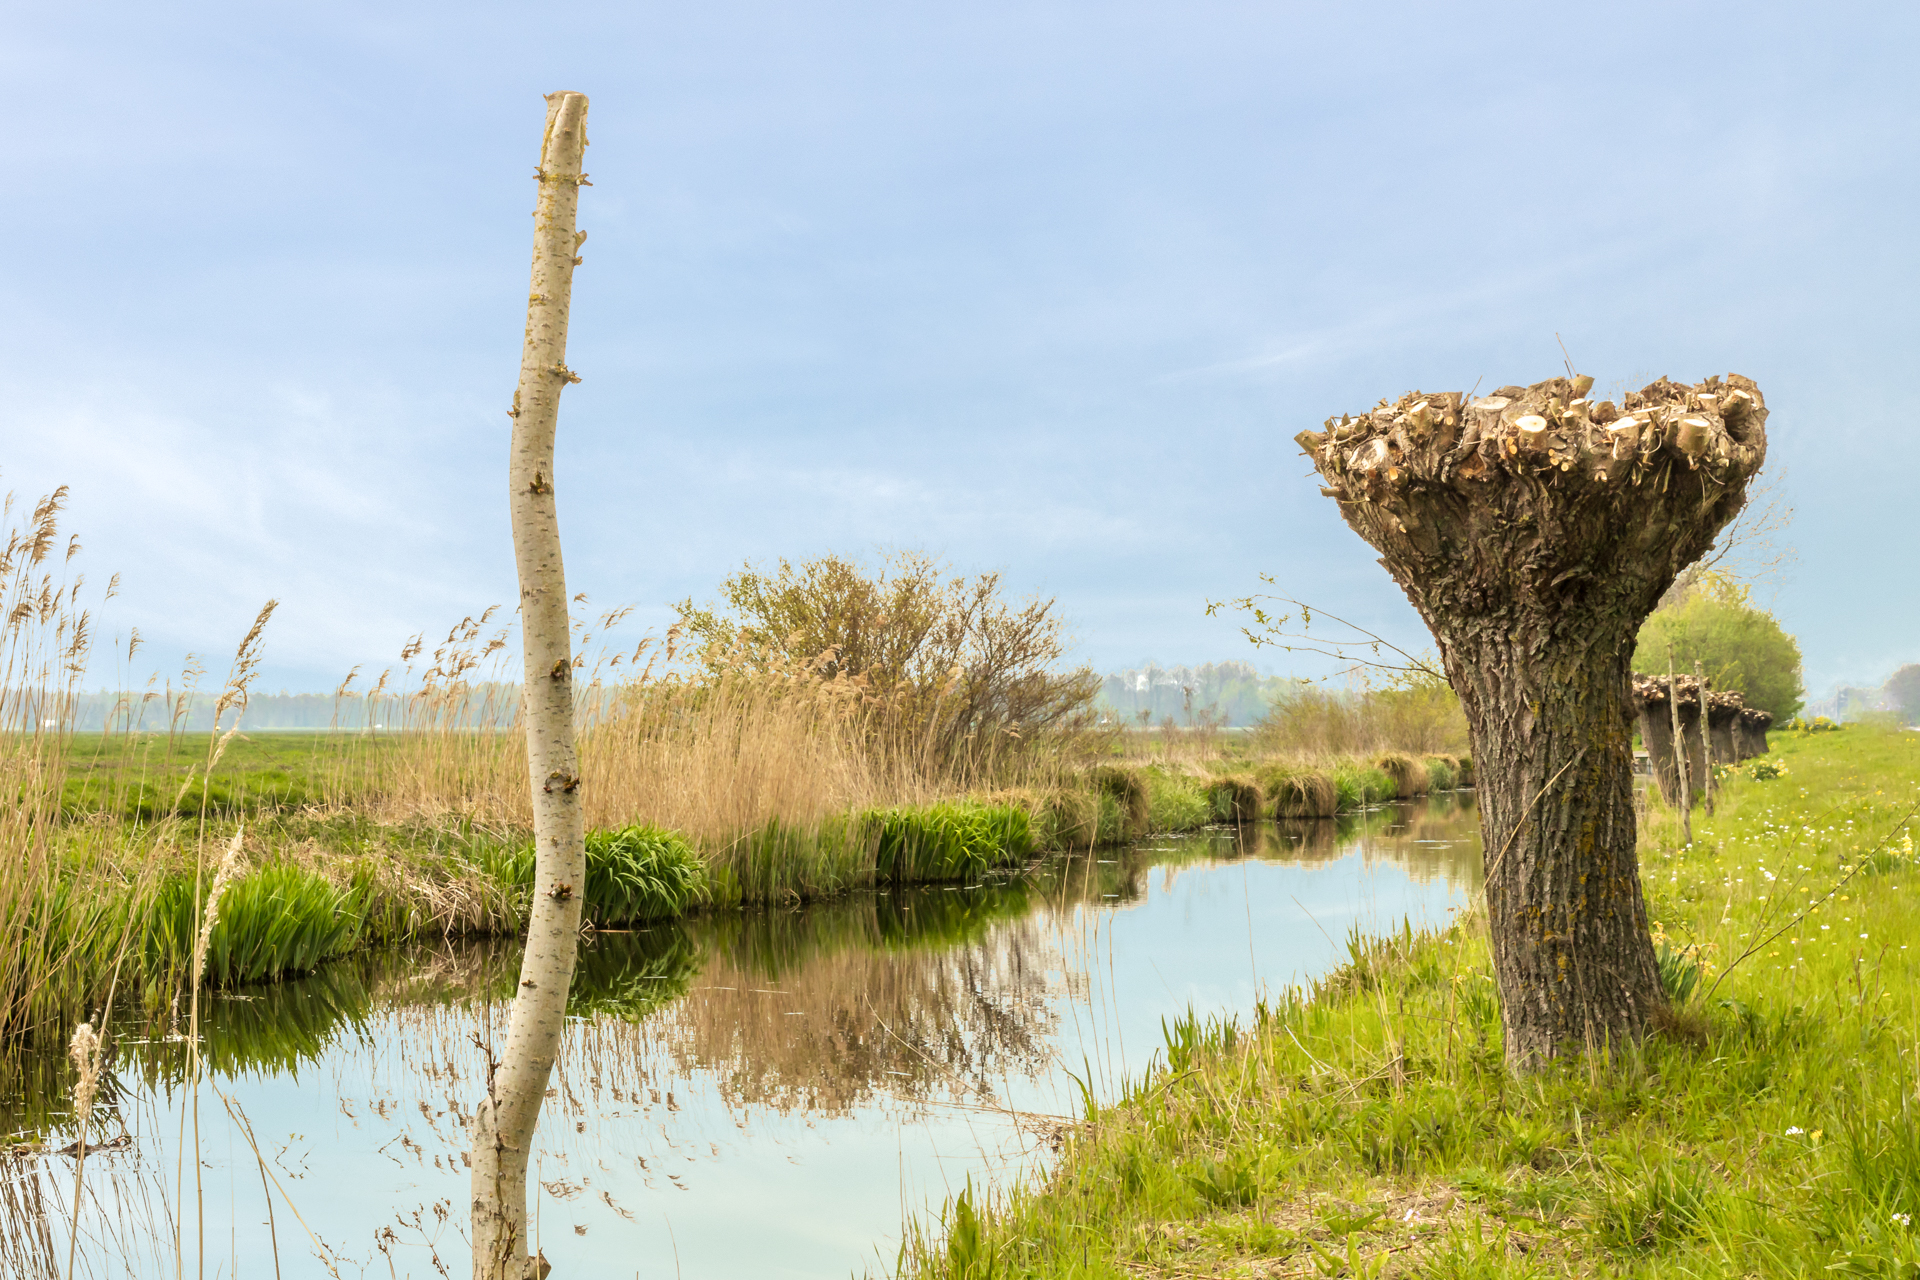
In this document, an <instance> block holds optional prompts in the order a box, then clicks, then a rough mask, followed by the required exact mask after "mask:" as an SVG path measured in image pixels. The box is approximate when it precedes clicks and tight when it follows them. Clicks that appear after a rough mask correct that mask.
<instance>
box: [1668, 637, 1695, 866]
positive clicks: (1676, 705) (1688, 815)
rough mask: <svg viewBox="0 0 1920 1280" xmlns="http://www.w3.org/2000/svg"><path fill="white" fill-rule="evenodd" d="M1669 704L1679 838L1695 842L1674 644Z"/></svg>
mask: <svg viewBox="0 0 1920 1280" xmlns="http://www.w3.org/2000/svg"><path fill="white" fill-rule="evenodd" d="M1667 707H1668V708H1669V709H1670V710H1671V711H1672V712H1673V767H1674V769H1675V770H1676V771H1677V777H1678V784H1677V787H1676V789H1675V792H1674V794H1675V795H1676V796H1677V797H1678V799H1676V800H1675V801H1674V806H1675V807H1676V808H1677V809H1679V811H1680V839H1681V840H1682V841H1683V842H1685V843H1686V844H1692V843H1693V775H1692V770H1690V769H1688V768H1687V764H1688V760H1687V754H1688V752H1689V751H1690V750H1691V748H1689V747H1688V745H1687V722H1686V718H1685V717H1684V716H1682V715H1681V714H1680V681H1679V680H1678V679H1677V678H1676V677H1675V676H1674V674H1673V646H1672V645H1668V646H1667Z"/></svg>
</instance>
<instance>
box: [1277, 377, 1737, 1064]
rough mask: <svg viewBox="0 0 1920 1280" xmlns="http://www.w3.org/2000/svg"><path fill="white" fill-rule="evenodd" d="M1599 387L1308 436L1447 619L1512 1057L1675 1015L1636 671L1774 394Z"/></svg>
mask: <svg viewBox="0 0 1920 1280" xmlns="http://www.w3.org/2000/svg"><path fill="white" fill-rule="evenodd" d="M1591 385H1592V379H1590V378H1580V379H1568V378H1554V379H1550V380H1549V381H1547V382H1543V383H1538V384H1536V385H1534V386H1533V387H1529V388H1521V387H1503V388H1501V389H1500V390H1499V391H1496V392H1495V393H1494V394H1493V395H1491V396H1487V397H1483V398H1481V399H1479V400H1475V401H1473V402H1471V403H1464V402H1463V400H1464V398H1463V397H1461V396H1460V395H1458V394H1457V393H1455V394H1448V395H1426V394H1423V393H1419V392H1415V393H1412V394H1410V395H1407V396H1404V397H1402V398H1401V399H1400V400H1399V401H1398V402H1396V403H1392V404H1389V403H1387V402H1386V401H1382V402H1381V404H1380V406H1379V407H1378V408H1376V409H1375V410H1373V411H1372V412H1371V413H1369V414H1367V415H1365V416H1362V417H1359V418H1351V417H1348V418H1342V419H1339V420H1337V421H1329V422H1328V424H1327V430H1326V431H1325V432H1324V433H1321V432H1311V431H1309V432H1302V433H1301V434H1300V435H1299V436H1298V437H1296V438H1297V439H1298V440H1299V442H1300V445H1301V447H1302V448H1303V449H1304V450H1306V452H1307V453H1308V454H1309V455H1310V456H1311V457H1312V458H1313V460H1314V464H1315V466H1316V467H1317V468H1318V469H1319V471H1320V474H1321V475H1322V477H1323V478H1324V479H1325V480H1326V483H1327V488H1326V489H1325V490H1324V492H1325V493H1327V494H1328V496H1330V497H1334V498H1337V499H1339V501H1340V513H1341V515H1342V517H1343V518H1344V519H1345V520H1346V521H1347V523H1348V524H1349V525H1350V526H1351V527H1352V528H1353V529H1354V531H1355V532H1357V533H1359V534H1360V535H1361V537H1363V538H1365V539H1366V540H1367V541H1368V542H1369V543H1371V544H1372V545H1373V546H1374V547H1375V548H1377V549H1378V550H1379V551H1380V553H1381V563H1382V564H1383V565H1385V566H1386V568H1387V570H1388V572H1389V573H1391V574H1392V575H1393V577H1394V579H1395V580H1396V581H1397V582H1398V583H1399V584H1400V586H1401V588H1402V589H1403V590H1404V591H1405V592H1406V594H1407V598H1408V599H1409V600H1410V601H1412V603H1413V605H1414V607H1415V608H1416V609H1418V610H1419V611H1420V614H1421V616H1422V617H1423V618H1424V619H1425V620H1426V622H1427V625H1428V626H1429V627H1430V628H1432V630H1433V634H1434V638H1435V640H1436V641H1437V642H1438V644H1439V647H1440V654H1441V658H1442V660H1443V661H1444V662H1445V664H1446V670H1447V676H1448V678H1449V680H1450V681H1451V682H1452V684H1453V687H1454V689H1455V691H1456V692H1458V693H1459V695H1460V699H1461V703H1462V705H1463V707H1464V708H1465V710H1466V714H1467V722H1468V726H1469V729H1470V732H1471V734H1472V739H1473V759H1474V765H1475V771H1476V774H1477V783H1478V791H1479V807H1480V813H1481V823H1482V831H1483V834H1484V837H1485V845H1486V851H1487V859H1488V872H1487V880H1488V888H1487V910H1488V919H1489V926H1490V931H1491V934H1492V940H1493V951H1494V967H1495V972H1496V976H1497V978H1498V980H1499V985H1500V994H1501V1004H1502V1017H1503V1019H1504V1022H1505V1029H1506V1052H1507V1060H1508V1062H1509V1063H1510V1064H1512V1065H1514V1066H1515V1067H1518V1068H1531V1067H1534V1066H1537V1065H1539V1064H1541V1063H1542V1062H1544V1061H1545V1060H1546V1059H1548V1058H1550V1057H1552V1056H1554V1055H1555V1054H1557V1053H1559V1052H1561V1051H1562V1050H1563V1049H1565V1048H1567V1047H1569V1046H1573V1047H1584V1046H1594V1047H1599V1046H1609V1045H1619V1044H1624V1043H1626V1042H1628V1041H1630V1040H1632V1039H1634V1038H1636V1037H1638V1036H1639V1035H1641V1034H1642V1032H1643V1031H1644V1030H1645V1028H1646V1026H1647V1024H1648V1020H1649V1019H1650V1018H1651V1017H1652V1016H1653V1014H1654V1012H1655V1011H1656V1010H1657V1009H1658V1008H1659V1007H1660V1006H1661V1005H1662V1004H1663V1003H1664V996H1663V994H1662V991H1661V987H1660V978H1659V973H1658V970H1657V967H1656V965H1655V963H1654V954H1653V944H1652V942H1651V940H1650V938H1649V937H1648V932H1647V919H1646V907H1645V904H1644V901H1643V899H1642V896H1641V889H1640V878H1639V871H1638V859H1637V853H1636V849H1635V830H1634V816H1633V792H1632V768H1633V761H1632V750H1631V738H1630V733H1629V729H1630V717H1631V714H1632V709H1631V705H1630V701H1629V688H1628V665H1629V663H1630V661H1631V655H1632V652H1633V646H1634V639H1635V637H1636V635H1637V633H1638V632H1639V629H1640V624H1641V623H1642V622H1643V621H1644V620H1645V618H1646V616H1647V614H1648V613H1649V612H1651V611H1652V609H1653V606H1654V604H1655V603H1656V602H1657V601H1658V600H1659V598H1660V595H1661V593H1662V592H1663V591H1665V590H1666V588H1667V586H1668V585H1669V584H1670V583H1671V582H1672V581H1673V578H1674V576H1675V574H1676V573H1678V571H1679V570H1680V569H1681V568H1683V567H1684V566H1685V565H1687V564H1689V563H1691V562H1692V561H1693V560H1695V559H1697V558H1698V557H1699V555H1700V553H1701V552H1702V551H1704V550H1705V549H1706V548H1707V546H1708V545H1709V544H1710V543H1711V542H1712V539H1713V536H1714V534H1716V533H1717V532H1718V531H1719V530H1720V528H1721V527H1722V526H1723V525H1725V524H1726V522H1727V521H1728V520H1730V519H1731V518H1732V517H1733V515H1734V513H1735V512H1737V511H1738V510H1739V508H1740V506H1741V504H1742V502H1743V501H1744V500H1745V490H1746V483H1747V480H1748V478H1749V477H1750V476H1751V475H1752V474H1753V472H1754V471H1755V470H1757V469H1758V467H1759V465H1760V462H1761V461H1762V459H1763V458H1764V457H1765V453H1766V433H1765V429H1764V423H1765V418H1766V410H1765V408H1764V406H1763V405H1762V403H1761V400H1760V395H1759V392H1758V390H1757V389H1756V388H1755V387H1754V386H1753V384H1752V383H1751V382H1749V381H1747V380H1746V379H1744V378H1737V377H1732V376H1729V378H1728V379H1727V380H1726V381H1725V382H1724V383H1723V382H1720V381H1719V380H1717V379H1716V380H1710V381H1708V382H1706V383H1703V384H1701V385H1699V386H1697V387H1691V388H1689V387H1681V386H1677V385H1675V384H1673V383H1670V382H1666V381H1664V380H1663V381H1661V382H1658V383H1655V384H1653V385H1652V386H1649V387H1647V388H1646V389H1645V390H1643V391H1640V392H1637V393H1635V394H1633V395H1631V396H1629V397H1628V398H1627V403H1626V409H1627V413H1625V414H1622V413H1621V412H1620V411H1619V410H1618V409H1616V408H1615V407H1614V406H1613V405H1611V404H1608V403H1605V402H1601V403H1599V404H1593V403H1590V402H1589V401H1587V400H1586V399H1584V396H1585V394H1586V392H1587V390H1588V388H1589V387H1590V386H1591Z"/></svg>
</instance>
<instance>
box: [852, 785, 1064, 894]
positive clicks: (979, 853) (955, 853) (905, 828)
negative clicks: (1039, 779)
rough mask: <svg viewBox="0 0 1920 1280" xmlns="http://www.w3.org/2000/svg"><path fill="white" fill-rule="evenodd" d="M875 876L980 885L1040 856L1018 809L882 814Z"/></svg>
mask: <svg viewBox="0 0 1920 1280" xmlns="http://www.w3.org/2000/svg"><path fill="white" fill-rule="evenodd" d="M863 820H864V821H865V822H866V823H867V824H868V826H869V827H870V828H871V829H872V830H873V831H874V833H875V845H874V850H875V852H874V874H875V876H876V877H877V878H878V879H880V880H883V881H891V882H894V883H900V882H903V881H904V882H911V881H929V880H974V879H978V878H979V877H980V876H982V875H985V874H986V872H987V871H988V869H989V868H992V867H996V866H1006V865H1011V864H1014V863H1019V862H1023V861H1025V860H1026V859H1027V858H1029V857H1031V856H1032V855H1033V853H1034V852H1035V847H1034V840H1033V826H1032V821H1031V819H1030V818H1029V817H1028V815H1027V811H1026V810H1025V809H1023V808H1021V807H1020V806H1018V805H985V804H976V803H969V802H960V803H951V804H932V805H925V806H922V807H918V808H912V809H905V808H902V809H876V810H873V811H871V812H869V813H867V814H866V815H864V819H863Z"/></svg>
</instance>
